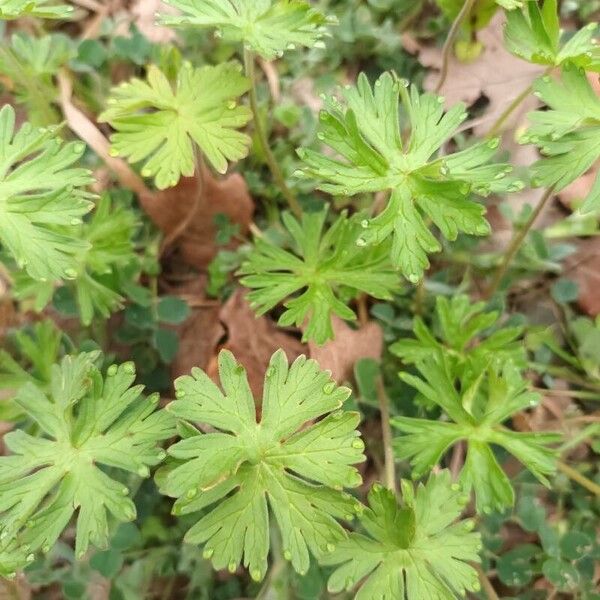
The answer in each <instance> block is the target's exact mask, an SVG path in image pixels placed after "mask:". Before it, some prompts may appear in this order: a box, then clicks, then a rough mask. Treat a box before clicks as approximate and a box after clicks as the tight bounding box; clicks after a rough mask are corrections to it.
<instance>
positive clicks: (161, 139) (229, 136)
mask: <svg viewBox="0 0 600 600" xmlns="http://www.w3.org/2000/svg"><path fill="white" fill-rule="evenodd" d="M248 89H249V82H248V80H247V79H246V78H245V77H244V76H243V75H242V74H241V72H240V66H239V65H238V64H236V63H223V64H220V65H218V66H216V67H213V66H205V67H201V68H199V69H195V68H193V67H192V66H191V65H189V64H187V63H186V64H184V65H183V66H182V67H181V69H180V70H179V74H178V77H177V82H176V83H175V85H174V86H172V85H171V82H170V81H169V80H168V79H167V77H166V75H165V74H164V73H163V72H162V71H161V70H160V69H159V68H158V67H156V66H154V65H151V66H150V67H149V68H148V80H147V82H146V81H142V80H141V79H132V80H131V81H129V82H127V83H124V84H121V85H120V86H118V87H115V88H113V90H112V95H111V97H110V99H109V100H108V103H109V108H108V110H106V111H105V112H104V113H102V115H100V120H101V121H105V122H108V123H110V124H111V126H112V127H113V128H114V129H116V130H117V133H115V134H113V135H112V137H111V141H112V154H113V155H115V156H118V155H121V156H124V157H126V158H127V159H128V160H130V161H131V162H132V163H139V162H142V161H145V162H144V166H143V168H142V175H143V176H144V177H154V180H155V183H156V186H157V187H158V188H159V189H165V188H167V187H172V186H174V185H176V184H177V182H178V181H179V179H180V177H181V176H182V175H185V176H187V177H191V176H192V175H193V174H194V169H195V160H194V153H195V151H196V150H195V145H197V146H198V147H199V149H200V150H201V151H202V153H203V154H204V156H206V158H207V160H208V161H209V162H210V163H211V164H212V166H213V167H214V168H215V169H216V170H217V171H219V172H220V173H225V171H226V170H227V161H228V160H229V161H233V160H239V159H241V158H244V157H245V156H246V155H247V154H248V148H249V147H250V143H251V140H250V138H249V137H248V136H247V135H246V134H245V133H241V132H240V131H238V129H239V128H241V127H243V126H244V125H246V123H248V121H249V120H250V118H251V114H252V113H251V112H250V110H249V109H248V108H246V107H245V106H238V100H239V98H240V96H241V95H242V94H244V93H245V92H246V91H247V90H248Z"/></svg>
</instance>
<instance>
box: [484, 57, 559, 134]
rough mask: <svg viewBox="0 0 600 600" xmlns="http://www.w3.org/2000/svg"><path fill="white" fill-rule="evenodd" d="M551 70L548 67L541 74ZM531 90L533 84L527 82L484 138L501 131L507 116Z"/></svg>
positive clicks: (546, 73)
mask: <svg viewBox="0 0 600 600" xmlns="http://www.w3.org/2000/svg"><path fill="white" fill-rule="evenodd" d="M551 70H552V68H548V69H546V70H545V71H544V73H543V76H544V75H548V73H550V71H551ZM532 91H533V84H531V83H530V84H529V85H528V86H527V87H526V88H525V89H524V90H523V91H522V92H521V93H520V94H519V95H518V96H517V97H516V98H515V99H514V100H513V101H512V102H511V103H510V104H509V105H508V106H507V107H506V110H504V111H503V112H502V114H501V115H500V116H499V117H498V119H497V120H496V122H495V123H494V124H493V125H492V127H491V128H490V130H489V131H488V132H487V134H486V136H485V137H486V138H493V137H496V136H497V135H498V134H499V133H500V132H501V131H502V127H503V126H504V124H505V123H506V121H508V119H509V117H510V116H511V115H512V114H513V112H514V111H515V110H517V108H519V106H521V104H522V103H523V101H524V100H525V99H526V98H527V96H529V94H531V92H532Z"/></svg>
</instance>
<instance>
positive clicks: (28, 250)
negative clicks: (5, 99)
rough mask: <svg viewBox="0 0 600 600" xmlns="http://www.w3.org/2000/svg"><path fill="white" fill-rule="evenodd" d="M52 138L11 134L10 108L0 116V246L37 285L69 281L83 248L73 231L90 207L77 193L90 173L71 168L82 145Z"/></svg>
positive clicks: (42, 133) (33, 132) (23, 131)
mask: <svg viewBox="0 0 600 600" xmlns="http://www.w3.org/2000/svg"><path fill="white" fill-rule="evenodd" d="M54 132H55V129H53V128H49V129H35V128H33V127H32V126H31V125H30V124H29V123H25V124H23V125H22V126H21V128H20V129H19V130H18V131H15V111H14V109H13V108H12V106H10V105H8V104H7V105H6V106H4V107H3V108H2V110H0V243H2V245H4V246H5V247H6V248H7V250H8V251H9V252H10V254H11V255H12V256H13V257H14V259H15V260H16V261H17V263H18V265H19V266H20V267H23V268H25V269H26V270H27V272H28V273H29V275H30V276H31V277H32V278H34V279H38V280H44V279H51V278H68V277H74V275H75V271H74V266H75V257H76V255H77V254H78V253H79V252H81V251H82V250H84V249H85V247H86V245H85V243H83V242H80V241H79V240H77V239H76V238H75V236H74V235H73V234H74V227H75V226H77V225H78V224H79V223H80V222H81V217H82V216H83V215H84V214H85V213H87V212H88V211H89V210H90V208H91V206H92V205H91V203H90V202H89V197H90V196H89V194H87V193H86V192H85V191H84V190H83V189H80V186H84V185H86V184H88V183H90V182H91V177H90V172H89V171H87V170H85V169H80V168H78V167H73V166H72V165H73V163H75V162H76V161H77V160H78V159H79V157H80V156H81V155H82V154H83V151H84V150H85V145H84V144H82V143H79V142H74V143H68V144H63V143H62V142H61V141H60V140H59V139H57V137H56V136H55V134H54Z"/></svg>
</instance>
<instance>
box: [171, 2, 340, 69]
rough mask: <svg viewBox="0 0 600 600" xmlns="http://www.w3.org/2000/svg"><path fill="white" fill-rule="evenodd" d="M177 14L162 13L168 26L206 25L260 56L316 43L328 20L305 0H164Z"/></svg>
mask: <svg viewBox="0 0 600 600" xmlns="http://www.w3.org/2000/svg"><path fill="white" fill-rule="evenodd" d="M167 4H169V5H170V6H173V7H174V8H177V9H179V10H180V11H181V15H175V16H173V15H163V16H162V17H161V22H162V23H163V24H165V25H169V26H186V27H189V26H195V27H201V28H210V29H215V30H216V31H217V35H218V36H219V37H222V38H223V39H224V40H227V41H233V42H242V43H243V44H244V46H246V47H248V48H251V49H252V50H253V51H254V52H256V53H257V54H260V55H261V56H262V57H263V58H266V59H268V60H271V59H273V58H275V57H278V56H282V55H283V52H284V50H288V49H289V50H291V49H293V48H295V47H296V46H307V47H312V46H315V45H317V44H318V43H319V41H320V40H321V38H322V37H323V36H324V35H325V33H326V25H327V24H328V23H331V20H330V19H328V18H327V17H326V16H325V15H323V14H322V13H321V12H319V11H318V10H317V9H315V8H311V6H310V3H309V2H307V1H306V0H168V2H167Z"/></svg>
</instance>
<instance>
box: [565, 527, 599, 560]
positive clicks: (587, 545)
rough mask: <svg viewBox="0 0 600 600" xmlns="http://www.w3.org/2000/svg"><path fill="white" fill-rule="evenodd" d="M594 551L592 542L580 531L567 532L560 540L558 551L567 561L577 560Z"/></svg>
mask: <svg viewBox="0 0 600 600" xmlns="http://www.w3.org/2000/svg"><path fill="white" fill-rule="evenodd" d="M593 549H594V540H593V539H592V538H591V537H590V536H589V535H588V534H587V533H583V532H582V531H568V532H567V533H565V535H564V536H563V537H562V538H561V540H560V551H561V553H562V555H563V557H564V558H566V559H567V560H579V559H580V558H583V557H584V556H587V555H588V554H589V553H590V552H591V551H592V550H593Z"/></svg>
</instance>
